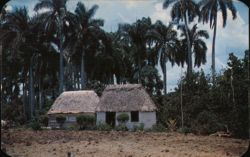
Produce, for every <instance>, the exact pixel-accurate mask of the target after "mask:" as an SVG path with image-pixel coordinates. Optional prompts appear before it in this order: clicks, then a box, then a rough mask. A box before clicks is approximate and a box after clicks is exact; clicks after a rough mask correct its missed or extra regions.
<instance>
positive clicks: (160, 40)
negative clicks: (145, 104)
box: [148, 20, 181, 95]
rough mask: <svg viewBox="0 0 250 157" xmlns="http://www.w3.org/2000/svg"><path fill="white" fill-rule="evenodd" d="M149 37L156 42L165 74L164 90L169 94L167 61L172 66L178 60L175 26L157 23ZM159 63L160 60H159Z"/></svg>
mask: <svg viewBox="0 0 250 157" xmlns="http://www.w3.org/2000/svg"><path fill="white" fill-rule="evenodd" d="M148 36H149V37H150V38H152V39H154V40H155V41H156V46H155V48H156V50H157V53H158V54H157V56H159V57H158V58H159V61H160V67H161V69H162V73H163V86H164V87H163V89H164V94H165V95H166V94H167V65H166V63H167V61H170V62H171V63H172V65H173V64H174V63H175V62H177V63H179V62H181V61H180V60H178V57H175V56H176V55H177V51H178V39H177V32H176V31H175V30H174V29H173V25H169V26H165V25H164V24H163V23H162V22H161V21H159V20H158V21H156V22H155V24H154V25H153V28H152V29H151V30H150V31H149V33H148ZM157 63H158V59H157Z"/></svg>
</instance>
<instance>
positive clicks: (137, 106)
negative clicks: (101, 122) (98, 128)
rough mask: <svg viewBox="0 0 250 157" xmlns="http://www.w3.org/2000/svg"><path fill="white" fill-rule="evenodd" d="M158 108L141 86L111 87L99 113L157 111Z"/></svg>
mask: <svg viewBox="0 0 250 157" xmlns="http://www.w3.org/2000/svg"><path fill="white" fill-rule="evenodd" d="M155 110H156V106H155V104H154V102H153V101H152V99H151V98H150V96H149V94H148V93H147V92H146V90H145V89H144V88H143V86H142V85H141V84H124V85H109V86H107V87H106V88H105V90H104V91H103V94H102V97H101V99H100V102H99V103H98V105H97V108H96V111H97V112H124V111H155Z"/></svg>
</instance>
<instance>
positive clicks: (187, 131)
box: [178, 127, 192, 134]
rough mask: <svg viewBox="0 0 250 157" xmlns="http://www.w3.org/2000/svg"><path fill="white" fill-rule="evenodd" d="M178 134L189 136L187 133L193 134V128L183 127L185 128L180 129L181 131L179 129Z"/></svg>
mask: <svg viewBox="0 0 250 157" xmlns="http://www.w3.org/2000/svg"><path fill="white" fill-rule="evenodd" d="M178 132H179V133H184V134H187V133H191V132H192V129H191V128H188V127H183V128H179V129H178Z"/></svg>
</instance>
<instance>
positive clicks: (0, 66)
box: [0, 41, 3, 119]
mask: <svg viewBox="0 0 250 157" xmlns="http://www.w3.org/2000/svg"><path fill="white" fill-rule="evenodd" d="M2 48H3V46H2V42H1V41H0V78H1V82H0V86H1V87H2V85H3V82H2V81H3V79H2V78H3V76H2V74H3V73H2V63H3V62H2V53H3V49H2ZM0 95H1V97H0V98H1V100H3V99H2V98H3V95H2V92H0ZM2 115H3V104H1V119H3V117H2Z"/></svg>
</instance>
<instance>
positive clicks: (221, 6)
mask: <svg viewBox="0 0 250 157" xmlns="http://www.w3.org/2000/svg"><path fill="white" fill-rule="evenodd" d="M199 6H200V8H201V16H200V20H202V21H203V23H204V22H206V23H208V22H209V23H210V28H211V29H213V30H214V34H213V45H212V77H213V83H214V81H215V72H216V70H215V40H216V29H217V15H218V12H220V11H221V13H222V20H223V27H226V22H227V9H229V10H230V11H231V13H232V15H233V19H236V12H237V11H236V9H235V7H234V5H233V1H232V0H202V1H201V2H199Z"/></svg>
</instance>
